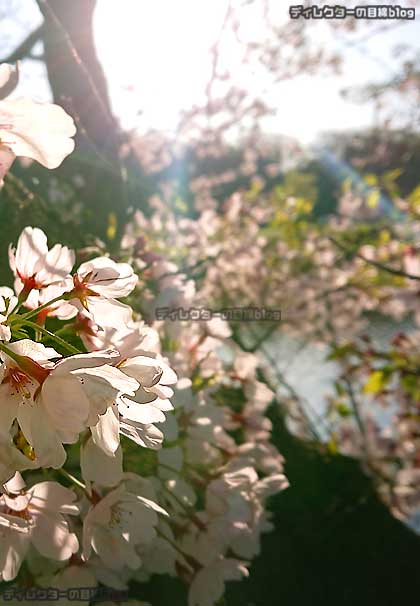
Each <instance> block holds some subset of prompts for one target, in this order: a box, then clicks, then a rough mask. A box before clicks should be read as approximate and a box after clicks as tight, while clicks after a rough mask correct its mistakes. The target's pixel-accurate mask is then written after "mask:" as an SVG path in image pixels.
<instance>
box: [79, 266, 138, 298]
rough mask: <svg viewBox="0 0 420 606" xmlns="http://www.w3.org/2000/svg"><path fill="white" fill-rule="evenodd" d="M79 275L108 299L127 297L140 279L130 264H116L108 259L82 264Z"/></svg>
mask: <svg viewBox="0 0 420 606" xmlns="http://www.w3.org/2000/svg"><path fill="white" fill-rule="evenodd" d="M77 273H78V275H79V276H80V278H81V279H82V281H84V279H86V278H87V277H88V279H87V284H88V285H89V287H90V288H92V290H94V291H95V292H96V293H98V295H101V296H103V297H107V298H111V299H113V298H118V297H126V296H127V295H129V294H130V293H131V292H132V291H133V289H134V288H135V286H136V284H137V282H138V277H137V275H136V274H135V273H134V270H133V268H132V267H131V265H129V264H128V263H115V261H113V260H112V259H109V258H108V257H96V258H95V259H92V260H91V261H87V262H86V263H82V265H81V266H80V267H79V270H78V272H77Z"/></svg>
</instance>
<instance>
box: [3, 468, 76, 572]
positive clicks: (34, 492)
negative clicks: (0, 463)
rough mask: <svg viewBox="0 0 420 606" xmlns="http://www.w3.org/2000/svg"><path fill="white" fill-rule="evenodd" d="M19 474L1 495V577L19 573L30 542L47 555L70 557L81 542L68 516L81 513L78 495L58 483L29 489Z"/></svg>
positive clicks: (61, 558)
mask: <svg viewBox="0 0 420 606" xmlns="http://www.w3.org/2000/svg"><path fill="white" fill-rule="evenodd" d="M24 486H25V484H24V482H23V480H22V478H21V476H20V475H19V474H18V473H17V474H16V475H15V476H14V477H13V478H12V479H11V480H10V481H9V482H8V483H7V484H6V485H5V491H4V492H3V494H2V495H1V496H0V580H2V581H12V580H13V579H14V578H15V577H16V576H17V574H18V572H19V569H20V566H21V564H22V561H23V559H24V558H25V556H26V554H27V552H28V549H29V547H30V545H31V544H32V545H33V546H34V547H35V548H36V549H37V551H38V552H39V553H40V554H42V555H43V556H44V557H46V558H51V559H53V560H57V561H63V560H68V559H69V558H70V557H71V556H72V554H73V553H75V552H77V550H78V548H79V542H78V540H77V537H76V535H75V534H74V533H72V532H70V530H69V525H68V522H67V520H66V518H65V516H66V515H69V514H70V515H77V514H78V513H79V507H78V505H76V504H75V503H74V501H75V500H76V495H75V493H74V492H73V491H71V490H69V489H68V488H64V486H61V485H60V484H58V483H57V482H48V481H47V482H41V483H39V484H35V486H33V487H32V488H29V489H27V490H25V488H24Z"/></svg>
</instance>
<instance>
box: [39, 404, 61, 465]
mask: <svg viewBox="0 0 420 606" xmlns="http://www.w3.org/2000/svg"><path fill="white" fill-rule="evenodd" d="M31 434H32V435H31V438H32V441H31V444H32V446H33V447H34V450H35V455H36V460H37V462H38V465H41V466H42V467H53V468H54V469H58V468H59V467H63V465H64V463H65V461H66V456H67V455H66V451H65V450H64V448H63V444H62V443H61V441H60V440H59V438H58V436H57V432H56V430H55V428H54V427H52V425H51V421H50V419H49V418H48V415H46V414H45V413H44V414H37V415H35V414H34V415H33V418H32V424H31Z"/></svg>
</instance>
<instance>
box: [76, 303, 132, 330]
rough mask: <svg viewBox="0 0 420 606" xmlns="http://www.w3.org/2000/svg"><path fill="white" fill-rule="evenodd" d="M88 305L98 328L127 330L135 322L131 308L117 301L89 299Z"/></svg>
mask: <svg viewBox="0 0 420 606" xmlns="http://www.w3.org/2000/svg"><path fill="white" fill-rule="evenodd" d="M87 304H88V309H89V312H90V314H91V316H92V317H93V320H94V321H95V322H96V324H98V326H101V327H102V326H103V327H108V326H110V327H112V328H117V329H121V328H127V326H128V325H129V324H130V323H131V322H132V320H133V310H132V309H131V307H130V306H129V305H125V304H124V303H120V302H119V301H116V300H115V299H105V298H103V297H88V298H87Z"/></svg>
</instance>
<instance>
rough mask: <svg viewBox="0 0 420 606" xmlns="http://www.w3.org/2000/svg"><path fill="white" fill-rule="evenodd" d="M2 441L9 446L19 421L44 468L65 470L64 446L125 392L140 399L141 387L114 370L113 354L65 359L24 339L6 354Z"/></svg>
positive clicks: (35, 455) (3, 380)
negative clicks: (55, 360)
mask: <svg viewBox="0 0 420 606" xmlns="http://www.w3.org/2000/svg"><path fill="white" fill-rule="evenodd" d="M1 357H2V360H3V366H2V380H1V384H0V393H1V399H2V407H1V410H0V415H1V436H2V437H3V439H5V440H7V439H8V435H9V433H10V431H11V428H12V425H13V423H14V420H15V419H16V421H17V423H18V427H19V431H21V432H22V433H23V435H24V437H25V439H26V441H27V442H28V444H29V445H30V446H31V450H30V454H31V456H30V458H31V459H32V460H34V459H36V460H37V462H38V465H42V466H51V467H55V468H58V467H61V466H62V465H63V464H64V461H65V459H66V453H65V450H64V448H63V444H71V443H74V442H76V441H77V439H78V437H79V434H80V432H81V431H82V430H83V429H85V428H87V427H88V425H89V424H91V425H95V424H96V423H97V422H98V419H99V415H101V414H103V413H104V412H105V411H106V410H107V407H108V406H109V405H110V404H111V403H112V402H113V401H115V399H116V398H117V397H118V396H119V394H120V393H121V391H123V392H124V393H129V394H131V395H133V394H134V391H135V390H136V389H137V387H138V383H137V382H136V381H135V380H134V379H132V378H129V377H127V376H126V375H125V374H123V373H122V372H120V371H119V370H118V369H116V368H114V367H112V366H110V365H109V364H107V363H109V362H111V361H112V358H113V355H112V353H104V352H102V353H101V352H99V353H97V352H94V353H90V354H80V355H75V356H70V357H68V358H64V359H61V360H59V361H58V362H56V363H55V364H53V363H51V362H50V361H49V360H50V359H51V358H57V357H59V356H58V354H57V353H56V352H55V351H54V350H51V349H47V348H45V347H44V346H43V345H41V344H38V343H34V342H32V341H30V340H28V339H23V340H21V341H17V342H16V343H12V344H10V345H9V355H7V354H4V353H2V354H1Z"/></svg>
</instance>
